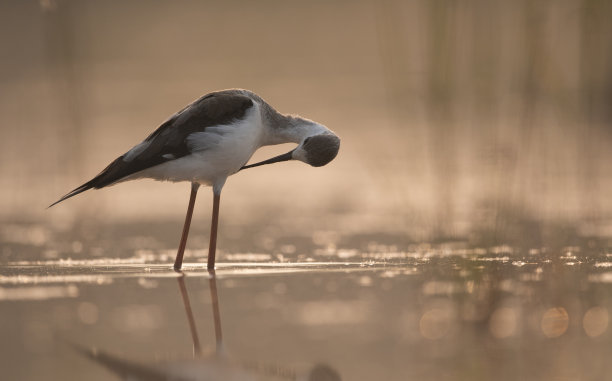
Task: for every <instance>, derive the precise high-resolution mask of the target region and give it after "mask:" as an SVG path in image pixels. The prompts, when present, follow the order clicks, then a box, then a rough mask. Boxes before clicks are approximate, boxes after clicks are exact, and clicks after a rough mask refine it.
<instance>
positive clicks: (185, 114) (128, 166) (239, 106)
mask: <svg viewBox="0 0 612 381" xmlns="http://www.w3.org/2000/svg"><path fill="white" fill-rule="evenodd" d="M252 106H253V101H252V99H251V98H249V97H248V96H246V95H244V94H243V93H241V92H239V91H236V90H227V91H220V92H215V93H210V94H207V95H205V96H203V97H201V98H200V99H198V100H196V101H195V102H193V103H192V104H190V105H189V106H187V107H185V108H184V109H182V110H181V111H179V112H177V113H176V114H174V115H173V116H172V117H171V118H170V119H168V120H167V121H166V122H164V123H163V124H162V125H161V126H159V128H157V129H156V130H155V131H153V133H152V134H151V135H149V136H148V137H147V138H146V139H145V140H144V142H143V143H141V144H144V145H145V147H146V148H143V150H142V151H141V152H139V153H137V154H135V155H133V157H131V158H130V160H128V161H126V160H124V157H125V156H126V155H127V154H128V153H129V151H128V153H125V154H123V155H121V156H119V157H118V158H117V159H115V160H114V161H113V162H112V163H110V164H109V165H108V166H107V167H106V168H104V170H102V172H100V173H99V174H98V175H97V176H96V177H94V178H93V179H91V180H89V181H88V182H86V183H85V184H83V185H81V186H80V187H78V188H76V189H74V190H72V191H71V192H69V193H68V194H66V195H65V196H64V197H62V198H60V199H59V200H58V201H56V202H54V203H53V204H51V205H49V207H52V206H53V205H55V204H57V203H60V202H62V201H64V200H66V199H68V198H70V197H72V196H76V195H77V194H79V193H81V192H84V191H86V190H88V189H91V188H96V189H100V188H103V187H105V186H107V185H111V184H113V183H115V182H117V181H119V180H121V179H122V178H124V177H126V176H129V175H131V174H133V173H136V172H140V171H142V170H144V169H147V168H151V167H153V166H156V165H158V164H161V163H164V162H166V161H169V160H175V159H178V158H181V157H183V156H186V155H188V154H189V153H190V151H189V147H188V146H187V137H188V136H189V135H191V134H192V133H194V132H201V131H204V130H205V129H206V128H207V127H211V126H217V125H224V124H230V123H231V122H233V121H235V120H239V119H242V118H243V117H244V115H245V113H246V111H247V110H248V109H249V108H251V107H252Z"/></svg>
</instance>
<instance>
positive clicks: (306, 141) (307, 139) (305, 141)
mask: <svg viewBox="0 0 612 381" xmlns="http://www.w3.org/2000/svg"><path fill="white" fill-rule="evenodd" d="M309 140H310V137H308V138H306V139H304V144H303V145H306V144H308V141H309Z"/></svg>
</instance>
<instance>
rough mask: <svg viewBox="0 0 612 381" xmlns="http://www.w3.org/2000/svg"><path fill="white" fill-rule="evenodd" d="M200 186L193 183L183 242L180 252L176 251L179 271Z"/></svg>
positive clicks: (175, 268) (175, 267)
mask: <svg viewBox="0 0 612 381" xmlns="http://www.w3.org/2000/svg"><path fill="white" fill-rule="evenodd" d="M199 187H200V184H197V183H191V195H190V196H189V206H188V207H187V215H186V216H185V225H183V235H182V236H181V242H180V243H179V247H178V252H177V253H176V260H175V261H174V270H175V271H179V270H180V269H181V267H182V266H183V254H184V253H185V246H186V245H187V236H188V235H189V226H191V216H192V215H193V206H194V205H195V199H196V195H197V194H198V188H199Z"/></svg>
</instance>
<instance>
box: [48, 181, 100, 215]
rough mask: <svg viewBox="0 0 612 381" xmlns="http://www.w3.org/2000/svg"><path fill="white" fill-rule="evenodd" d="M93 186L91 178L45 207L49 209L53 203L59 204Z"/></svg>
mask: <svg viewBox="0 0 612 381" xmlns="http://www.w3.org/2000/svg"><path fill="white" fill-rule="evenodd" d="M93 187H94V184H93V180H91V181H88V182H86V183H85V184H83V185H81V186H80V187H78V188H75V189H73V190H72V191H70V192H68V193H67V194H65V195H64V196H63V197H62V198H60V199H59V200H57V201H55V202H54V203H53V204H51V205H49V206H48V207H47V209H49V208H50V207H52V206H53V205H55V204H59V203H60V202H62V201H64V200H66V199H69V198H70V197H72V196H76V195H77V194H79V193H82V192H85V191H86V190H88V189H91V188H93Z"/></svg>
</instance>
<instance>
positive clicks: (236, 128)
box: [49, 89, 340, 270]
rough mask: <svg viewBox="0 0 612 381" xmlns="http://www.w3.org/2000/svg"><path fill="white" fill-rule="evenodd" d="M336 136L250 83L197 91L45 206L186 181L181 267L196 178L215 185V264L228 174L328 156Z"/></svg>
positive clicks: (211, 254) (321, 161)
mask: <svg viewBox="0 0 612 381" xmlns="http://www.w3.org/2000/svg"><path fill="white" fill-rule="evenodd" d="M282 143H297V144H298V146H297V147H296V148H295V149H293V150H292V151H290V152H287V153H285V154H283V155H279V156H276V157H274V158H271V159H268V160H265V161H262V162H259V163H256V164H251V165H245V164H246V163H247V161H248V160H249V159H250V158H251V156H252V155H253V153H254V152H255V151H256V150H257V149H258V148H260V147H262V146H266V145H274V144H282ZM339 148H340V139H339V138H338V137H337V136H336V135H335V134H334V133H333V132H332V131H330V130H329V129H328V128H326V127H325V126H323V125H321V124H319V123H316V122H313V121H311V120H308V119H304V118H300V117H297V116H291V115H284V114H281V113H279V112H277V111H276V110H275V109H274V108H273V107H272V106H270V105H269V104H268V103H266V102H265V101H264V100H263V99H262V98H261V97H259V96H258V95H257V94H255V93H253V92H251V91H248V90H240V89H234V90H223V91H217V92H213V93H210V94H206V95H204V96H203V97H201V98H199V99H197V100H196V101H195V102H193V103H192V104H190V105H189V106H187V107H185V108H184V109H182V110H181V111H179V112H178V113H176V114H174V115H173V116H172V117H171V118H170V119H168V120H167V121H166V122H164V123H163V124H162V125H161V126H160V127H159V128H158V129H157V130H155V131H154V132H153V133H152V134H151V135H149V136H148V137H147V138H146V139H145V140H144V141H143V142H142V143H140V144H138V145H136V146H134V147H133V148H132V149H130V150H129V151H127V152H126V153H125V154H123V155H121V156H119V157H118V158H117V159H115V160H114V161H113V162H112V163H110V164H109V165H108V166H107V167H106V168H105V169H104V170H103V171H102V172H100V173H99V174H98V175H97V176H96V177H94V178H93V179H91V180H90V181H88V182H86V183H85V184H83V185H81V186H80V187H78V188H76V189H74V190H72V191H71V192H70V193H68V194H66V195H65V196H64V197H62V198H60V199H59V200H58V201H56V202H54V203H53V204H51V205H50V206H49V207H51V206H53V205H55V204H57V203H59V202H62V201H64V200H66V199H67V198H70V197H72V196H75V195H77V194H79V193H81V192H84V191H86V190H88V189H92V188H95V189H100V188H104V187H106V186H109V185H113V184H116V183H119V182H123V181H127V180H134V179H140V178H151V179H155V180H162V181H190V182H191V195H190V197H189V206H188V208H187V215H186V217H185V225H184V227H183V234H182V236H181V241H180V243H179V247H178V252H177V254H176V260H175V262H174V269H175V270H180V269H181V266H182V263H183V253H184V251H185V245H186V243H187V235H188V234H189V225H190V224H191V216H192V214H193V206H194V204H195V198H196V194H197V191H198V188H199V186H200V185H210V186H212V188H213V213H212V224H211V229H210V245H209V250H208V269H209V270H211V269H214V266H215V251H216V247H217V225H218V220H219V201H220V195H221V189H222V188H223V185H224V184H225V181H226V180H227V177H228V176H230V175H233V174H234V173H236V172H238V171H240V170H241V169H246V168H252V167H256V166H259V165H264V164H271V163H276V162H279V161H287V160H300V161H303V162H305V163H308V164H310V165H312V166H314V167H319V166H323V165H325V164H327V163H329V162H330V161H331V160H333V159H334V158H335V157H336V155H337V153H338V149H339Z"/></svg>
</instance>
